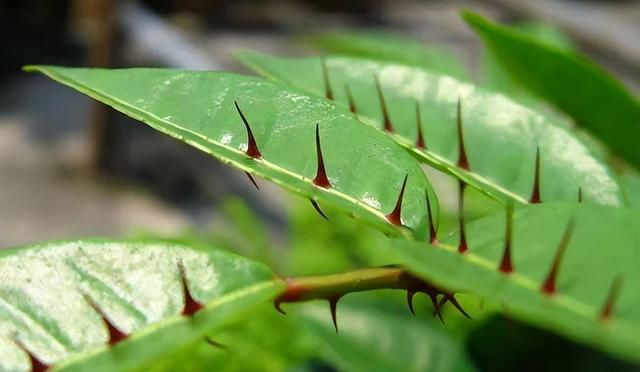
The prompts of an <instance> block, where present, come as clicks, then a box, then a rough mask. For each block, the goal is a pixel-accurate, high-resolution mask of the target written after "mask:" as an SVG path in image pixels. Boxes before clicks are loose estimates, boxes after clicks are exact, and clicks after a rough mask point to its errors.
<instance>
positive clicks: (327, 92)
mask: <svg viewBox="0 0 640 372" xmlns="http://www.w3.org/2000/svg"><path fill="white" fill-rule="evenodd" d="M320 63H321V64H322V79H323V81H324V95H325V97H326V98H327V99H330V100H333V91H332V90H331V82H330V81H329V69H328V68H327V61H326V60H325V58H324V57H321V58H320Z"/></svg>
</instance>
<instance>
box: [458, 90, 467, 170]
mask: <svg viewBox="0 0 640 372" xmlns="http://www.w3.org/2000/svg"><path fill="white" fill-rule="evenodd" d="M456 123H457V125H458V167H460V168H462V169H464V170H469V159H467V150H466V149H465V146H464V133H463V131H462V103H461V99H460V97H458V110H457V114H456Z"/></svg>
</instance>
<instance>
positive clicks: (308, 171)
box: [28, 66, 438, 239]
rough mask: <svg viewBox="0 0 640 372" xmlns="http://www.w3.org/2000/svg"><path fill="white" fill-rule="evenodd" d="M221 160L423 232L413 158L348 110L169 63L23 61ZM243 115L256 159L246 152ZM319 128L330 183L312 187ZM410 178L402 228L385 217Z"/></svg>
mask: <svg viewBox="0 0 640 372" xmlns="http://www.w3.org/2000/svg"><path fill="white" fill-rule="evenodd" d="M28 69H29V70H33V71H40V72H43V73H45V74H47V75H48V76H50V77H51V78H53V79H54V80H57V81H59V82H61V83H63V84H66V85H69V86H71V87H72V88H74V89H77V90H78V91H80V92H82V93H84V94H87V95H89V96H91V97H93V98H95V99H97V100H98V101H101V102H104V103H106V104H108V105H110V106H112V107H114V108H115V109H117V110H119V111H121V112H123V113H125V114H127V115H129V116H131V117H133V118H135V119H138V120H140V121H142V122H144V123H145V124H147V125H149V126H151V127H153V128H155V129H157V130H159V131H161V132H163V133H165V134H168V135H170V136H173V137H175V138H178V139H180V140H181V141H184V142H186V143H188V144H190V145H192V146H195V147H197V148H198V149H200V150H202V151H204V152H206V153H209V154H211V155H213V156H214V157H216V158H218V159H220V160H221V161H223V162H225V163H228V164H230V165H232V166H234V167H238V168H240V169H242V170H244V171H246V172H248V173H251V174H255V175H257V176H260V177H262V178H265V179H267V180H269V181H272V182H274V183H277V184H279V185H281V186H283V187H285V188H287V189H289V190H291V191H294V192H296V193H298V194H301V195H304V196H306V197H309V198H311V199H313V200H316V201H320V202H326V203H331V204H333V205H335V206H337V207H339V208H341V209H342V210H343V211H346V212H348V213H349V214H352V215H354V216H356V217H359V218H362V219H364V220H365V221H367V222H369V223H371V224H372V225H374V226H377V227H378V228H380V229H381V230H383V231H385V232H387V233H391V234H398V233H404V234H407V235H411V236H413V237H417V238H419V239H423V238H424V237H425V236H426V231H427V228H426V221H427V215H428V212H427V205H426V200H425V190H428V192H429V194H430V198H431V200H434V203H432V210H433V212H434V215H437V209H438V207H437V198H436V196H435V194H434V193H433V190H432V189H431V186H430V184H429V182H428V180H427V179H426V176H425V175H424V174H423V172H422V170H421V169H420V166H419V163H418V162H416V161H415V159H413V158H412V157H411V156H410V155H409V154H407V153H406V152H405V151H404V150H403V149H402V148H401V147H400V146H398V145H397V144H396V143H394V141H392V140H391V139H389V138H387V137H386V136H384V135H382V134H381V133H379V132H377V131H376V130H374V129H373V128H370V127H368V126H364V125H362V124H361V123H360V122H358V121H357V120H356V119H355V118H354V117H353V116H352V115H351V114H350V113H349V112H348V111H347V110H345V109H343V108H341V107H337V106H336V105H334V104H333V103H331V102H329V101H326V100H324V99H320V98H315V97H310V96H308V95H306V94H305V93H301V92H299V91H296V90H295V89H293V88H289V87H286V86H284V85H279V84H274V83H271V82H268V81H265V80H263V79H259V78H255V77H249V76H242V75H236V74H231V73H222V72H195V71H192V72H190V71H182V70H169V69H124V70H103V69H83V68H61V67H47V66H40V67H30V68H28ZM234 101H236V102H237V103H238V105H239V107H240V108H241V110H242V112H243V114H244V115H245V117H246V119H247V122H248V123H249V125H250V127H251V129H252V132H253V134H254V136H255V140H256V143H257V146H258V149H259V151H260V152H261V155H262V158H261V159H256V158H252V157H250V156H248V155H247V154H246V153H245V151H246V150H247V147H248V145H247V131H246V129H245V126H244V125H243V122H242V119H241V117H240V115H239V113H238V112H237V110H236V108H235V106H234ZM316 126H317V128H318V133H319V139H320V144H321V145H320V147H321V149H322V154H323V159H324V165H325V169H326V175H327V176H328V180H329V182H330V185H331V187H330V188H325V187H321V186H318V185H316V184H314V182H313V180H314V177H316V170H317V168H318V166H317V159H318V156H317V151H316ZM405 176H406V177H407V185H406V191H405V193H404V199H403V202H402V223H403V224H404V225H405V226H408V227H409V228H410V229H411V231H407V229H404V228H399V227H398V226H397V225H394V224H392V223H390V222H389V221H388V220H387V218H386V217H385V216H386V215H387V214H389V213H391V212H392V211H393V210H394V207H395V206H396V202H397V200H398V196H399V194H400V190H401V188H402V184H403V179H404V178H405Z"/></svg>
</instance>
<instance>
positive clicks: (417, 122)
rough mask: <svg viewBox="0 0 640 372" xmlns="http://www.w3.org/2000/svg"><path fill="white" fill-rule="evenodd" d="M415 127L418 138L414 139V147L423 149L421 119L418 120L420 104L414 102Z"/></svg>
mask: <svg viewBox="0 0 640 372" xmlns="http://www.w3.org/2000/svg"><path fill="white" fill-rule="evenodd" d="M416 126H417V127H418V138H417V139H416V147H417V148H419V149H425V148H426V146H425V144H424V136H423V135H422V119H421V118H420V102H418V101H416Z"/></svg>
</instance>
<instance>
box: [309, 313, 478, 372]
mask: <svg viewBox="0 0 640 372" xmlns="http://www.w3.org/2000/svg"><path fill="white" fill-rule="evenodd" d="M323 305H324V304H323ZM301 310H302V315H303V317H304V318H305V319H306V321H307V323H308V324H309V327H308V329H309V330H310V331H311V333H312V334H313V336H315V339H316V340H317V343H318V346H319V351H320V354H321V355H322V356H323V359H324V360H325V361H327V362H328V363H330V364H332V365H335V366H336V367H338V368H339V369H340V370H342V371H353V372H360V371H362V372H365V371H366V372H377V371H379V372H395V371H397V372H413V371H415V372H422V371H433V372H437V371H442V372H445V371H472V370H473V368H472V367H471V364H470V363H469V361H468V360H467V359H466V357H465V355H464V353H463V352H462V350H461V348H460V345H458V344H456V343H455V342H454V341H453V340H452V339H451V337H450V335H448V334H447V333H446V330H445V329H443V327H442V325H441V324H439V323H436V322H437V321H434V320H429V321H424V320H419V319H416V318H413V317H411V316H409V315H398V314H394V313H392V312H382V311H380V310H377V309H375V308H371V307H366V308H365V307H361V306H353V305H351V306H349V305H346V304H342V303H341V304H340V305H339V306H338V326H339V333H337V334H336V331H335V329H334V328H333V324H332V323H331V321H329V318H328V316H329V314H328V308H327V306H326V305H324V306H322V305H320V304H307V305H304V308H303V309H301Z"/></svg>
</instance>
